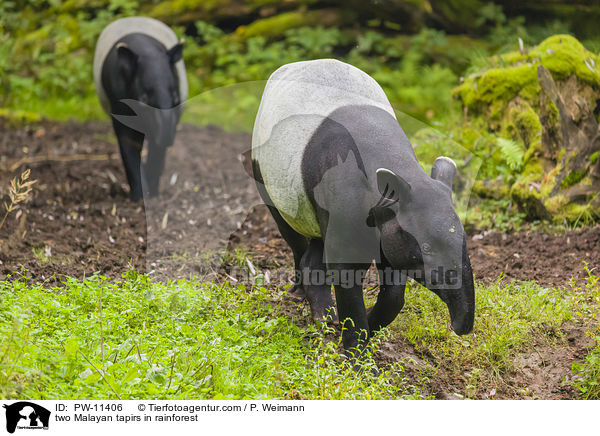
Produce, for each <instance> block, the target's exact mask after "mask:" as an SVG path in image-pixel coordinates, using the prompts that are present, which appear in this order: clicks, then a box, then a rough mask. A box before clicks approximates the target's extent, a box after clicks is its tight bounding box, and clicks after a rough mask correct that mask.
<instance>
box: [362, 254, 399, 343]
mask: <svg viewBox="0 0 600 436" xmlns="http://www.w3.org/2000/svg"><path fill="white" fill-rule="evenodd" d="M377 267H378V268H377V269H378V270H379V277H380V279H379V294H378V295H377V302H376V303H375V305H374V306H373V307H371V308H370V309H369V310H368V319H369V329H370V332H371V333H373V332H375V331H377V330H379V329H381V328H382V327H385V326H387V325H389V324H390V323H391V322H392V321H394V319H396V316H397V315H398V314H399V313H400V311H401V310H402V308H403V307H404V288H405V287H406V277H405V276H404V277H403V276H402V275H401V274H400V271H399V270H396V269H393V268H392V267H391V265H390V263H389V262H388V261H387V259H386V258H385V256H384V254H383V252H382V253H381V263H380V264H379V265H377Z"/></svg>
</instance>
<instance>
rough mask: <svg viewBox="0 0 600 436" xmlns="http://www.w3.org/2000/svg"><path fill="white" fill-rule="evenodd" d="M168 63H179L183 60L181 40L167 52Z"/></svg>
mask: <svg viewBox="0 0 600 436" xmlns="http://www.w3.org/2000/svg"><path fill="white" fill-rule="evenodd" d="M167 56H169V62H171V63H172V64H174V63H177V62H179V61H180V60H181V59H182V58H183V39H182V40H180V41H179V42H178V43H177V44H175V45H174V46H173V47H171V48H170V49H169V50H167Z"/></svg>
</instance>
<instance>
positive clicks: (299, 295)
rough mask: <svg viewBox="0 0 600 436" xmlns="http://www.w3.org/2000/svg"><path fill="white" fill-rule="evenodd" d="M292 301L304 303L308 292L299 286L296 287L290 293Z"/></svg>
mask: <svg viewBox="0 0 600 436" xmlns="http://www.w3.org/2000/svg"><path fill="white" fill-rule="evenodd" d="M289 296H290V299H291V300H294V301H304V300H305V299H306V291H305V290H304V288H302V287H301V286H299V285H294V287H293V288H292V289H291V290H290V293H289Z"/></svg>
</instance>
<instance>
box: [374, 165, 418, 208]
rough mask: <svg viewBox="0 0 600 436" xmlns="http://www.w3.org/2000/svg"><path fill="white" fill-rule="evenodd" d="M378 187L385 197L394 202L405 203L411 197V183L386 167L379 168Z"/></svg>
mask: <svg viewBox="0 0 600 436" xmlns="http://www.w3.org/2000/svg"><path fill="white" fill-rule="evenodd" d="M377 188H378V189H379V192H380V193H381V197H382V198H383V199H385V200H388V201H391V202H393V203H396V202H398V201H400V203H405V202H406V201H407V200H408V199H409V198H410V184H409V183H408V182H407V181H406V180H404V179H403V178H402V177H400V176H398V175H397V174H394V172H393V171H390V170H388V169H385V168H379V169H378V170H377Z"/></svg>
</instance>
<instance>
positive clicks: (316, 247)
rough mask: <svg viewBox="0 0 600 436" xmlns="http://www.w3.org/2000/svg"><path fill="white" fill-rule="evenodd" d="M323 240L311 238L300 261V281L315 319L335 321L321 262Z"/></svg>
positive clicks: (325, 275)
mask: <svg viewBox="0 0 600 436" xmlns="http://www.w3.org/2000/svg"><path fill="white" fill-rule="evenodd" d="M323 250H324V245H323V241H322V240H320V239H311V240H310V242H309V243H308V249H307V250H306V252H305V253H304V256H302V260H301V261H300V271H301V272H302V277H301V283H302V286H303V288H304V289H305V290H306V297H307V298H308V303H309V304H310V311H311V315H312V317H313V319H314V320H316V321H334V322H336V321H337V316H336V314H335V305H334V303H333V298H332V296H331V282H330V281H329V280H328V277H327V266H326V265H325V263H324V262H323Z"/></svg>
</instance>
